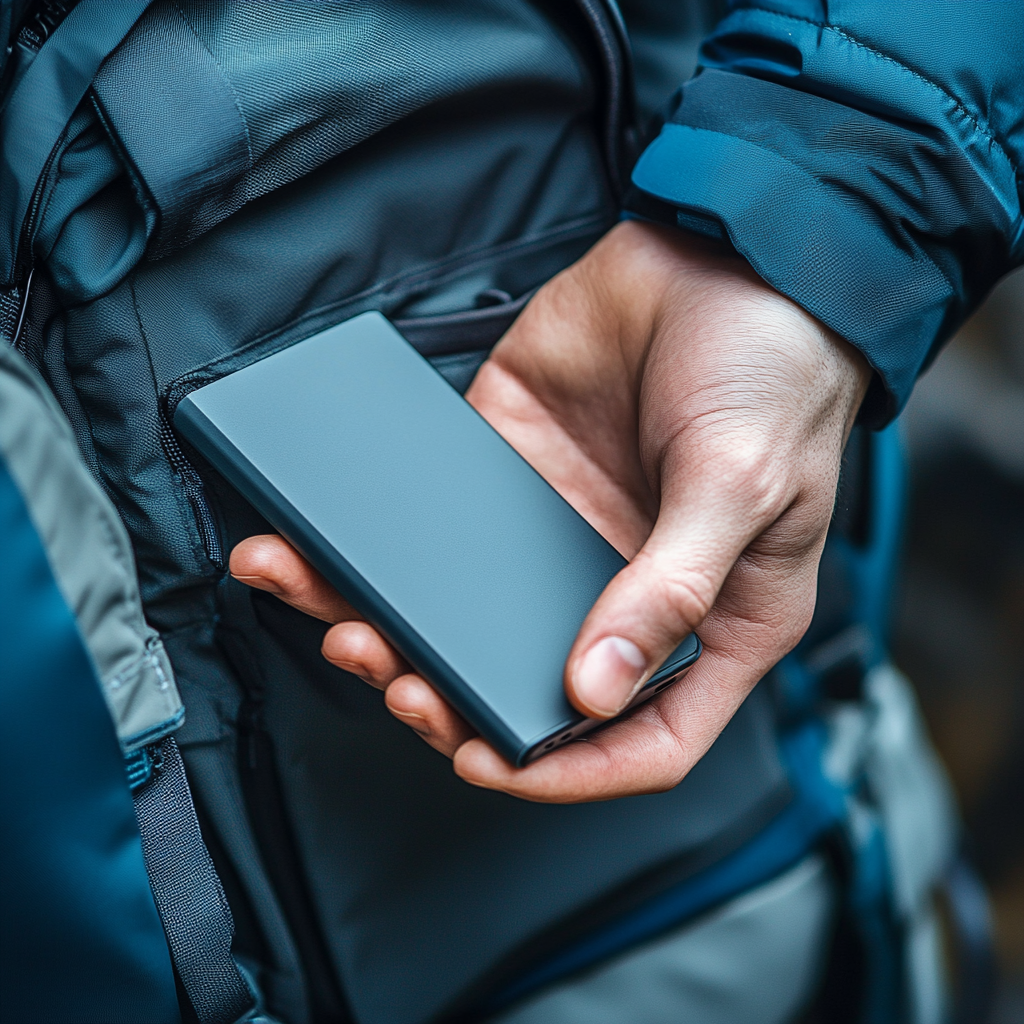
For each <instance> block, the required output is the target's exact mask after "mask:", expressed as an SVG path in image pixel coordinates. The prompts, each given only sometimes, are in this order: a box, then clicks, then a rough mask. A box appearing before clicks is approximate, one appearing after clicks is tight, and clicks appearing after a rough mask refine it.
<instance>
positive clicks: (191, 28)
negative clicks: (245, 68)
mask: <svg viewBox="0 0 1024 1024" xmlns="http://www.w3.org/2000/svg"><path fill="white" fill-rule="evenodd" d="M174 9H175V10H176V11H177V12H178V17H180V18H181V20H182V21H183V22H184V23H185V25H186V26H188V30H189V31H190V32H191V33H192V35H194V36H195V37H196V39H197V40H198V42H199V45H200V46H201V47H202V48H203V49H204V50H205V51H206V52H207V53H208V54H209V56H210V60H211V61H213V66H214V67H215V68H216V69H217V70H218V71H219V72H220V77H221V80H222V81H223V82H224V85H225V87H226V88H227V90H228V92H229V93H231V102H232V103H234V105H235V110H237V111H238V120H239V121H241V122H242V131H243V132H245V152H246V154H247V155H248V157H249V167H250V168H251V167H252V166H253V155H252V139H251V138H250V136H249V122H248V121H246V119H245V114H244V113H242V104H241V102H240V101H239V99H238V93H237V92H235V88H234V86H233V85H232V84H231V80H230V79H229V78H228V76H227V75H226V74H225V72H224V68H223V67H221V64H220V61H219V60H217V58H216V57H215V56H214V55H213V51H212V50H211V49H210V48H209V47H208V46H207V45H206V41H205V40H204V39H203V37H202V36H201V35H200V34H199V33H198V32H197V31H196V30H195V26H194V25H193V24H192V22H190V21H189V20H188V18H186V17H185V12H184V11H183V10H182V9H181V7H180V6H179V5H178V4H175V5H174Z"/></svg>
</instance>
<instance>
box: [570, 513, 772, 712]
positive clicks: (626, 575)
mask: <svg viewBox="0 0 1024 1024" xmlns="http://www.w3.org/2000/svg"><path fill="white" fill-rule="evenodd" d="M691 511H692V512H696V510H695V509H684V508H678V509H677V511H676V514H674V515H671V516H669V515H665V514H663V515H662V516H660V517H659V519H658V522H657V524H656V526H655V528H654V531H653V532H652V533H651V535H650V537H649V538H648V540H647V543H646V544H645V545H644V546H643V548H642V549H641V550H640V552H639V553H638V554H637V556H636V558H634V559H633V561H632V562H631V563H630V564H629V565H628V566H626V568H625V569H623V570H622V571H621V572H620V573H619V574H618V575H617V576H616V577H615V578H614V579H613V580H612V581H611V582H610V583H609V584H608V586H607V587H606V588H605V590H604V593H603V594H602V595H601V597H600V598H599V599H598V601H597V603H596V604H595V605H594V607H593V608H592V609H591V611H590V614H589V615H588V616H587V618H586V620H585V621H584V623H583V626H582V627H581V629H580V632H579V635H578V636H577V638H576V642H575V644H574V645H573V648H572V650H571V651H570V654H569V658H568V660H567V662H566V672H565V687H566V693H567V695H568V697H569V699H570V701H571V702H572V703H573V704H574V705H575V706H576V708H577V709H578V710H579V711H581V712H582V713H583V714H586V715H589V716H591V717H594V718H612V717H614V716H615V715H617V714H618V713H619V712H620V711H622V709H623V708H624V707H626V705H627V704H628V703H629V702H630V701H631V700H632V699H633V697H634V696H635V695H636V693H637V692H638V691H639V690H640V688H641V687H642V686H643V685H644V684H645V683H646V682H647V680H648V679H650V677H651V676H652V675H653V674H654V673H655V672H657V670H658V669H659V668H660V667H661V665H662V663H663V662H664V661H665V659H666V658H667V657H668V656H669V655H670V654H671V653H672V651H673V650H675V648H676V647H677V646H678V645H679V643H680V642H681V641H682V640H683V638H684V637H686V636H687V635H688V634H690V633H692V632H694V631H695V630H696V629H697V628H698V627H699V626H700V624H701V623H702V622H703V621H704V618H705V617H706V616H707V614H708V612H709V611H710V610H711V608H712V606H713V605H714V603H715V600H716V598H717V597H718V593H719V591H720V590H721V588H722V585H723V583H724V581H725V578H726V576H727V575H728V574H729V572H730V570H731V569H732V567H733V564H734V563H735V562H736V559H737V558H738V557H739V556H740V554H741V552H742V551H743V549H744V548H745V547H746V546H747V544H749V543H750V541H751V540H752V539H753V537H754V536H755V535H756V534H757V532H759V528H763V524H757V525H755V524H753V523H751V522H750V520H749V518H748V517H746V516H734V517H729V516H728V515H725V516H722V515H719V516H709V515H708V510H707V509H706V508H705V509H703V510H701V511H702V514H701V517H700V519H697V518H696V517H691V516H690V515H688V514H687V513H688V512H691ZM663 513H664V507H663Z"/></svg>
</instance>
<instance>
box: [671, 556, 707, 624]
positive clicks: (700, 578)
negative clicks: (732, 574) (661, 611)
mask: <svg viewBox="0 0 1024 1024" xmlns="http://www.w3.org/2000/svg"><path fill="white" fill-rule="evenodd" d="M659 587H660V590H661V596H662V599H663V601H664V603H665V605H667V606H668V607H669V608H671V609H672V610H673V611H674V612H675V613H676V614H677V615H678V617H679V620H680V625H681V626H683V627H684V628H685V629H693V628H695V627H696V626H697V625H699V624H700V623H701V622H703V621H704V619H705V618H706V617H707V614H708V612H710V611H711V607H712V605H713V604H714V603H715V597H716V594H717V588H716V587H715V584H714V581H713V580H711V579H710V578H708V577H707V576H706V575H704V574H703V573H701V572H697V571H695V570H692V569H691V570H686V569H682V568H677V569H675V570H674V571H670V572H668V573H666V574H665V575H664V576H662V577H661V580H660V581H659Z"/></svg>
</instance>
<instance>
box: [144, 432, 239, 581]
mask: <svg viewBox="0 0 1024 1024" xmlns="http://www.w3.org/2000/svg"><path fill="white" fill-rule="evenodd" d="M160 441H161V443H162V444H163V448H164V452H165V453H166V455H167V459H168V461H169V462H170V463H171V466H172V467H173V468H174V471H175V472H176V473H177V474H178V478H179V479H180V480H181V485H182V487H183V488H184V491H185V497H187V498H188V503H189V505H190V506H191V508H192V514H193V515H194V516H195V520H196V527H197V528H198V530H199V539H200V540H201V541H202V542H203V548H204V549H205V551H206V556H207V558H209V559H210V561H211V562H212V563H213V565H214V567H215V568H216V569H217V571H218V572H223V571H224V568H225V565H226V563H225V561H224V549H223V547H222V546H221V542H220V533H219V532H218V530H217V523H216V520H215V519H214V516H213V512H212V510H211V509H210V504H209V502H208V501H207V500H206V488H205V487H204V486H203V481H202V478H201V477H200V476H199V474H198V473H197V472H196V470H195V468H194V467H193V465H192V463H191V462H189V460H188V458H187V456H186V455H185V453H184V452H183V451H182V450H181V445H180V444H179V443H178V439H177V438H176V437H175V436H174V431H173V430H172V429H171V425H170V423H168V421H167V418H166V416H164V415H163V414H162V413H161V416H160Z"/></svg>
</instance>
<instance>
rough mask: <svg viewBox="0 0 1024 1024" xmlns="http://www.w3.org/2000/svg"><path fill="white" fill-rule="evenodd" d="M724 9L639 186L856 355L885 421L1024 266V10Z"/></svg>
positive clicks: (780, 1) (1009, 6)
mask: <svg viewBox="0 0 1024 1024" xmlns="http://www.w3.org/2000/svg"><path fill="white" fill-rule="evenodd" d="M730 6H731V7H732V11H731V13H730V14H729V15H728V17H726V18H725V19H723V21H722V22H720V23H719V25H718V26H716V28H715V29H714V30H713V31H712V33H711V34H710V35H709V37H708V38H707V39H706V40H705V42H704V44H703V46H702V48H701V54H700V63H701V66H702V68H703V69H704V70H703V72H702V73H700V74H699V75H698V77H697V78H695V79H694V80H692V81H691V82H690V83H688V84H687V86H686V88H685V90H684V96H683V101H682V104H681V106H679V107H678V109H677V110H676V111H675V112H674V114H673V115H672V118H671V123H669V124H668V125H666V126H665V128H664V130H663V133H662V135H661V136H660V137H659V138H658V139H657V140H655V142H654V143H653V145H652V146H651V147H650V148H649V149H648V150H647V151H646V152H645V154H644V155H643V157H642V159H641V160H640V163H639V165H638V167H637V169H636V171H637V177H635V178H634V182H635V184H636V185H637V186H638V188H639V189H640V190H642V192H643V193H646V194H648V195H653V196H657V197H659V198H660V199H663V200H666V201H667V202H668V203H670V204H671V206H672V207H674V208H676V209H673V210H670V211H666V212H665V214H663V215H658V214H654V216H655V217H656V219H663V220H667V219H669V218H671V220H672V221H673V222H676V223H679V224H680V225H683V226H687V227H690V228H694V227H695V226H696V229H697V230H701V228H700V227H699V226H697V225H698V224H699V218H701V217H704V218H707V217H710V218H711V222H712V223H713V224H714V223H717V224H719V225H722V226H724V229H725V232H726V233H727V235H728V237H729V239H730V240H731V241H732V242H733V244H734V245H735V246H736V248H737V249H738V251H739V252H740V253H741V254H742V255H743V256H745V257H746V258H747V259H748V260H749V261H750V262H751V264H752V265H753V266H754V267H755V269H756V270H757V271H758V273H760V274H761V276H762V277H764V278H765V279H766V280H767V281H768V282H769V283H770V284H772V285H773V286H774V287H776V288H777V289H779V290H780V291H781V292H782V293H783V294H785V295H788V296H789V297H790V298H792V299H794V301H796V302H798V303H800V304H801V305H803V306H804V307H805V308H806V309H808V310H809V311H810V312H811V313H813V314H814V315H815V316H816V317H818V318H819V319H820V320H822V321H824V322H825V323H826V324H828V325H829V326H830V327H832V328H833V329H834V330H836V331H837V332H838V333H839V334H841V335H843V336H844V337H846V338H847V339H848V340H849V341H850V342H851V343H852V344H854V345H855V346H856V347H857V348H858V349H860V350H861V351H862V352H863V353H864V355H865V356H866V357H867V358H868V360H869V362H870V363H871V364H872V366H874V368H875V369H876V370H877V371H878V375H877V379H876V381H875V383H874V384H873V387H872V391H871V392H870V393H869V396H868V401H867V403H866V405H865V408H864V410H863V411H862V417H863V418H864V419H865V421H866V422H869V423H870V424H871V425H873V426H880V425H883V424H884V423H886V422H887V421H888V420H890V419H891V418H892V417H893V416H894V415H895V414H896V413H897V412H898V411H899V409H900V408H901V407H902V405H903V403H904V402H905V401H906V399H907V397H908V395H909V393H910V390H911V388H912V387H913V383H914V381H915V380H916V378H917V376H918V374H919V373H920V372H921V370H922V369H923V368H924V367H926V366H927V365H928V363H929V362H930V361H931V359H933V358H934V356H935V354H936V353H937V352H938V350H939V348H940V347H941V345H942V343H943V342H944V341H945V340H946V339H947V338H948V337H949V336H950V335H951V334H952V333H953V331H954V330H955V329H956V328H957V327H958V326H959V325H960V324H961V323H962V322H963V321H964V320H965V319H966V317H967V316H968V315H969V314H970V312H971V311H972V310H973V309H974V308H975V307H976V306H977V305H978V303H979V302H980V301H981V299H982V298H983V297H984V295H985V293H986V292H987V290H988V289H989V288H991V287H992V285H993V284H994V283H995V281H996V280H997V279H998V278H999V277H1000V276H1001V275H1002V274H1005V273H1007V272H1008V271H1009V270H1011V269H1012V268H1013V267H1014V266H1017V265H1019V264H1020V263H1021V261H1022V260H1024V216H1022V211H1021V195H1022V186H1021V182H1022V180H1024V179H1022V175H1021V166H1022V163H1024V118H1022V117H1021V110H1022V108H1024V85H1022V82H1024V79H1022V78H1021V76H1020V73H1019V69H1020V67H1021V62H1022V61H1024V18H1022V17H1021V14H1022V12H1021V7H1020V4H1019V3H1013V2H1007V3H991V4H983V5H980V7H979V9H978V12H977V13H978V17H975V16H974V14H975V11H974V7H973V6H966V5H958V4H951V3H944V4H941V5H938V6H936V5H935V4H931V3H922V2H914V3H907V4H902V5H900V6H899V7H897V8H892V7H880V6H878V5H875V4H870V3H856V2H850V0H846V2H843V3H839V4H828V5H824V4H820V3H818V2H815V0H777V2H769V3H763V4H761V3H756V2H753V3H751V2H743V0H737V2H734V3H733V4H731V5H730ZM940 26H942V27H941V28H940ZM954 39H955V43H954V42H953V40H954ZM680 128H682V129H683V131H680ZM787 165H789V166H788V167H787ZM631 202H632V203H633V205H634V207H635V210H636V212H637V213H639V214H641V215H645V210H644V206H643V202H642V201H639V200H632V201H631ZM676 210H678V211H679V212H680V215H681V219H678V220H677V218H676V216H675V213H676ZM646 213H647V215H650V214H651V211H650V210H647V211H646ZM766 223H770V224H771V230H765V226H766ZM705 230H708V229H705ZM879 314H880V316H881V325H880V326H881V329H880V330H879V323H878V318H879Z"/></svg>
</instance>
